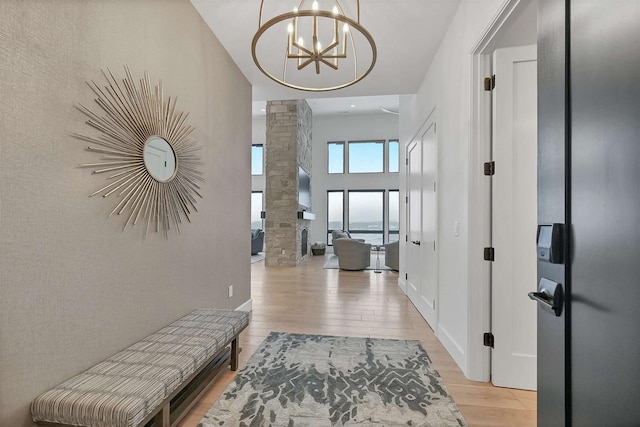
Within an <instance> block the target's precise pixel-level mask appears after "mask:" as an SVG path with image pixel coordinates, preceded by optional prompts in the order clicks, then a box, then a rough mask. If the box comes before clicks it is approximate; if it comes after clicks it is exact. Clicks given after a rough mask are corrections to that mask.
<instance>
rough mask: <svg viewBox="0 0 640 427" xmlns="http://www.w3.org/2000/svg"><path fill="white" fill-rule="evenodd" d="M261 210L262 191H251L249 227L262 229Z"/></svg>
mask: <svg viewBox="0 0 640 427" xmlns="http://www.w3.org/2000/svg"><path fill="white" fill-rule="evenodd" d="M261 212H262V191H252V192H251V228H252V229H253V228H260V229H262V228H263V227H262V218H260V213H261Z"/></svg>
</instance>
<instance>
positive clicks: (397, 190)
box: [386, 188, 400, 243]
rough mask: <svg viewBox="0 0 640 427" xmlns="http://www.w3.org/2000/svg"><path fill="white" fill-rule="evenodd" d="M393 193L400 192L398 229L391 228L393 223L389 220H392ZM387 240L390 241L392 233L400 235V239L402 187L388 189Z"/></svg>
mask: <svg viewBox="0 0 640 427" xmlns="http://www.w3.org/2000/svg"><path fill="white" fill-rule="evenodd" d="M391 193H398V229H397V230H391V224H390V223H389V221H390V220H391ZM386 225H387V242H386V243H390V242H391V239H390V236H391V235H395V234H397V235H398V240H400V189H396V188H390V189H388V190H387V224H386Z"/></svg>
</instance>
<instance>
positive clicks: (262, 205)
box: [249, 190, 264, 230]
mask: <svg viewBox="0 0 640 427" xmlns="http://www.w3.org/2000/svg"><path fill="white" fill-rule="evenodd" d="M254 193H260V200H261V202H262V203H261V206H260V223H261V225H260V230H264V218H262V212H264V191H261V190H255V191H254V190H252V191H251V196H252V200H251V202H252V203H251V206H250V207H249V209H250V211H251V213H253V209H252V208H253V194H254ZM249 223H253V221H251V218H249Z"/></svg>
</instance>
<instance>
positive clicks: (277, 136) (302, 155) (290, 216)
mask: <svg viewBox="0 0 640 427" xmlns="http://www.w3.org/2000/svg"><path fill="white" fill-rule="evenodd" d="M311 118H312V115H311V108H309V104H307V101H305V100H294V101H269V102H267V138H266V144H265V175H266V188H265V211H266V218H265V227H264V228H265V230H264V231H265V246H266V257H265V262H266V265H267V266H296V265H298V264H299V263H300V262H301V261H302V259H303V257H302V248H301V244H302V230H303V229H304V228H306V229H307V230H309V232H310V231H311V230H310V229H311V221H308V220H302V219H298V211H300V210H302V206H300V205H299V204H298V167H299V166H300V167H302V168H303V169H304V170H305V171H306V172H307V173H308V174H309V175H311V125H312V121H311ZM307 245H309V242H307ZM310 253H311V250H310V248H309V247H307V254H310Z"/></svg>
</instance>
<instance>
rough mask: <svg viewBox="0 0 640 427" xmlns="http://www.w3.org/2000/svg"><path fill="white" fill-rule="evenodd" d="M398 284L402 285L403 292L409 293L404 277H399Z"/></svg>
mask: <svg viewBox="0 0 640 427" xmlns="http://www.w3.org/2000/svg"><path fill="white" fill-rule="evenodd" d="M398 286H399V287H400V289H402V292H404V294H405V295H406V294H407V282H405V281H404V279H402V278H400V277H398Z"/></svg>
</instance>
